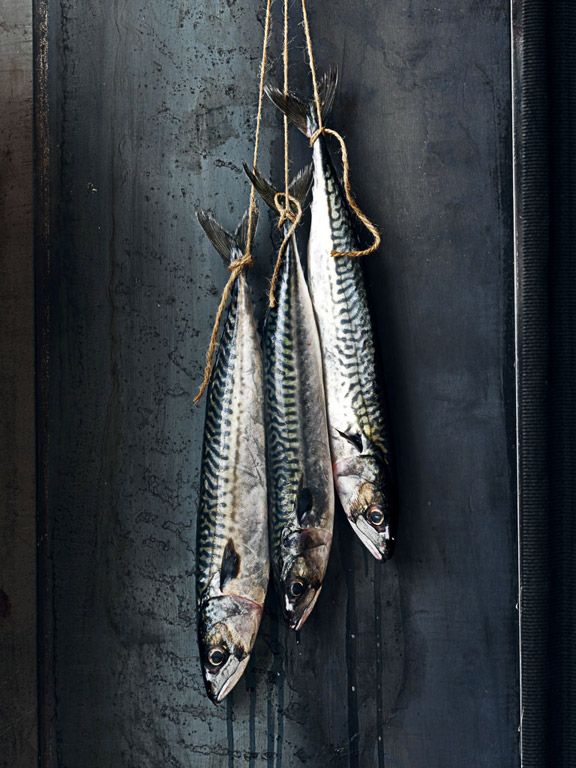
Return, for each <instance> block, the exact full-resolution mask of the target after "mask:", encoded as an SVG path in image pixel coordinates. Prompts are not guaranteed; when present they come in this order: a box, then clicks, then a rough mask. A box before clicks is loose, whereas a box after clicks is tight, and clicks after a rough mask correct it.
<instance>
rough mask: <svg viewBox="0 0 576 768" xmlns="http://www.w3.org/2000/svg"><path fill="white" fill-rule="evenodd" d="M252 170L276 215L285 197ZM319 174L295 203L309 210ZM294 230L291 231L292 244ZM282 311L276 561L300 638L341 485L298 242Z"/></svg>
mask: <svg viewBox="0 0 576 768" xmlns="http://www.w3.org/2000/svg"><path fill="white" fill-rule="evenodd" d="M244 169H245V171H246V173H247V174H248V176H249V177H250V180H251V181H252V183H253V184H254V186H255V187H256V189H257V191H258V192H259V193H260V195H261V196H262V198H263V199H264V200H265V202H266V203H267V204H268V205H269V206H270V207H271V208H272V209H275V198H276V195H277V191H276V190H275V189H274V188H273V187H272V185H271V184H270V183H269V182H268V181H266V180H265V179H264V178H263V177H262V176H261V175H260V174H259V173H257V172H255V173H252V172H251V171H250V169H249V168H248V167H247V166H244ZM311 181H312V167H311V166H309V167H308V168H306V169H304V170H303V171H302V172H300V173H299V174H298V175H297V176H296V178H295V179H294V181H293V182H292V184H291V186H290V195H291V196H292V197H294V198H296V199H297V200H298V202H299V203H300V204H301V205H303V204H304V200H305V199H306V196H307V194H308V192H309V190H310V184H311ZM289 228H290V222H286V223H285V224H284V234H285V236H286V235H287V234H288V233H289ZM274 296H275V304H274V306H273V307H269V308H268V312H267V314H266V318H265V323H264V381H265V390H266V426H267V444H268V495H269V515H270V522H269V530H270V549H271V551H270V557H271V561H272V571H273V574H274V578H275V582H276V586H277V588H278V591H279V594H280V598H281V602H282V607H283V610H284V615H285V617H286V620H287V621H288V623H289V625H290V627H291V628H292V629H295V630H299V629H301V628H302V626H303V625H304V623H305V621H306V619H307V618H308V616H309V615H310V613H311V611H312V609H313V608H314V605H315V604H316V601H317V599H318V595H319V594H320V590H321V588H322V583H323V581H324V575H325V573H326V567H327V565H328V558H329V555H330V548H331V545H332V528H333V524H334V481H333V478H332V467H331V460H330V444H329V440H328V426H327V420H326V401H325V396H324V384H323V378H322V353H321V349H320V341H319V338H318V329H317V327H316V320H315V318H314V310H313V307H312V301H311V299H310V294H309V292H308V286H307V285H306V281H305V279H304V273H303V271H302V265H301V263H300V257H299V255H298V246H297V243H296V238H295V236H294V235H292V237H291V239H290V241H289V243H288V246H287V249H286V252H285V254H284V258H283V260H282V264H281V267H280V272H279V274H278V280H277V282H276V287H275V294H274Z"/></svg>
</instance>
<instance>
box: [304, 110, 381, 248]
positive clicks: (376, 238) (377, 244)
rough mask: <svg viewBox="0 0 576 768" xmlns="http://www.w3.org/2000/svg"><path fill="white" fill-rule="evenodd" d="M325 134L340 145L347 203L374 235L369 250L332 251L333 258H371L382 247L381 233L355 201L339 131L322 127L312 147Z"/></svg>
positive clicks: (348, 163)
mask: <svg viewBox="0 0 576 768" xmlns="http://www.w3.org/2000/svg"><path fill="white" fill-rule="evenodd" d="M323 134H327V135H329V136H333V137H334V138H335V139H336V140H337V141H338V143H339V144H340V156H341V158H342V183H343V184H344V193H345V195H346V201H347V203H348V205H349V206H350V208H351V210H352V211H353V212H354V213H355V215H356V218H358V219H359V220H360V221H361V222H362V224H363V225H364V227H365V228H366V229H367V230H368V232H370V234H371V235H372V243H371V244H370V245H369V246H368V247H367V248H363V249H362V250H357V251H332V253H331V256H334V257H339V256H348V257H351V258H357V257H358V256H369V255H370V254H371V253H374V251H377V250H378V248H379V247H380V243H381V242H382V238H381V236H380V232H378V229H377V227H376V225H375V224H374V223H373V222H372V221H371V220H370V219H369V218H368V216H366V214H365V213H364V211H363V210H362V209H361V208H360V206H359V205H358V203H357V202H356V200H355V199H354V195H353V194H352V185H351V184H350V161H349V159H348V148H347V147H346V142H345V141H344V138H343V136H342V135H341V134H340V133H338V131H335V130H334V129H333V128H326V126H324V125H322V126H321V127H320V128H318V130H317V131H315V132H314V133H313V134H312V136H311V137H310V146H313V145H314V144H315V143H316V141H317V140H318V139H319V138H320V136H322V135H323Z"/></svg>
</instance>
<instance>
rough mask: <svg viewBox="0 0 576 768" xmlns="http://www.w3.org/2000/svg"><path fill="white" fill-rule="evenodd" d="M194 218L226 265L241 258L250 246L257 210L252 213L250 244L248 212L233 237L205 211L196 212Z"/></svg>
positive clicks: (256, 221)
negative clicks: (195, 217) (249, 239)
mask: <svg viewBox="0 0 576 768" xmlns="http://www.w3.org/2000/svg"><path fill="white" fill-rule="evenodd" d="M196 216H197V217H198V221H199V222H200V226H201V227H202V229H203V230H204V232H206V235H207V236H208V239H209V240H210V242H211V243H212V245H213V246H214V248H216V250H217V251H218V253H219V254H220V256H222V258H223V259H224V262H225V263H226V264H228V263H230V262H231V261H234V260H235V259H237V258H239V257H240V256H242V254H243V253H245V252H246V250H247V248H248V245H250V246H252V241H253V240H254V234H255V232H256V226H257V224H258V210H257V209H256V210H255V211H254V226H253V227H252V237H251V242H250V244H248V230H249V226H248V225H249V220H250V211H246V213H245V214H244V216H243V217H242V219H241V221H240V224H238V227H237V228H236V231H235V232H234V234H233V235H232V234H230V232H228V231H226V230H225V229H224V227H222V226H221V225H220V224H219V223H218V222H217V221H216V219H215V218H214V217H213V216H212V214H210V213H208V212H207V211H204V210H202V209H200V210H199V211H197V212H196Z"/></svg>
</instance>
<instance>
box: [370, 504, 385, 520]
mask: <svg viewBox="0 0 576 768" xmlns="http://www.w3.org/2000/svg"><path fill="white" fill-rule="evenodd" d="M366 516H367V518H368V522H369V523H372V525H382V523H383V522H384V513H383V512H382V510H381V509H380V507H376V506H373V507H369V508H368V514H367V515H366Z"/></svg>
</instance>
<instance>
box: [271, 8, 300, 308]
mask: <svg viewBox="0 0 576 768" xmlns="http://www.w3.org/2000/svg"><path fill="white" fill-rule="evenodd" d="M288 2H289V0H284V34H283V46H282V61H283V69H284V95H285V96H287V95H288V92H289V67H288V64H289V61H288V57H289V44H288V34H289V30H288V27H289V8H288ZM274 205H275V206H276V210H277V211H278V228H279V229H281V228H282V227H283V226H284V224H285V223H286V222H287V221H289V222H290V227H289V228H288V229H287V230H286V232H285V233H284V239H283V240H282V243H281V245H280V248H279V249H278V255H277V257H276V263H275V264H274V271H273V272H272V277H271V278H270V288H269V289H268V305H269V306H270V307H272V308H273V307H275V306H276V285H277V283H278V277H279V275H280V268H281V266H282V262H283V260H284V254H285V253H286V249H287V248H288V244H289V242H290V240H291V238H292V235H293V234H294V233H295V232H296V229H297V228H298V224H300V220H301V219H302V206H301V205H300V202H299V200H297V199H296V198H295V197H293V196H292V195H291V194H290V128H289V123H288V117H287V116H286V115H284V192H277V193H276V194H275V195H274Z"/></svg>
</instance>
